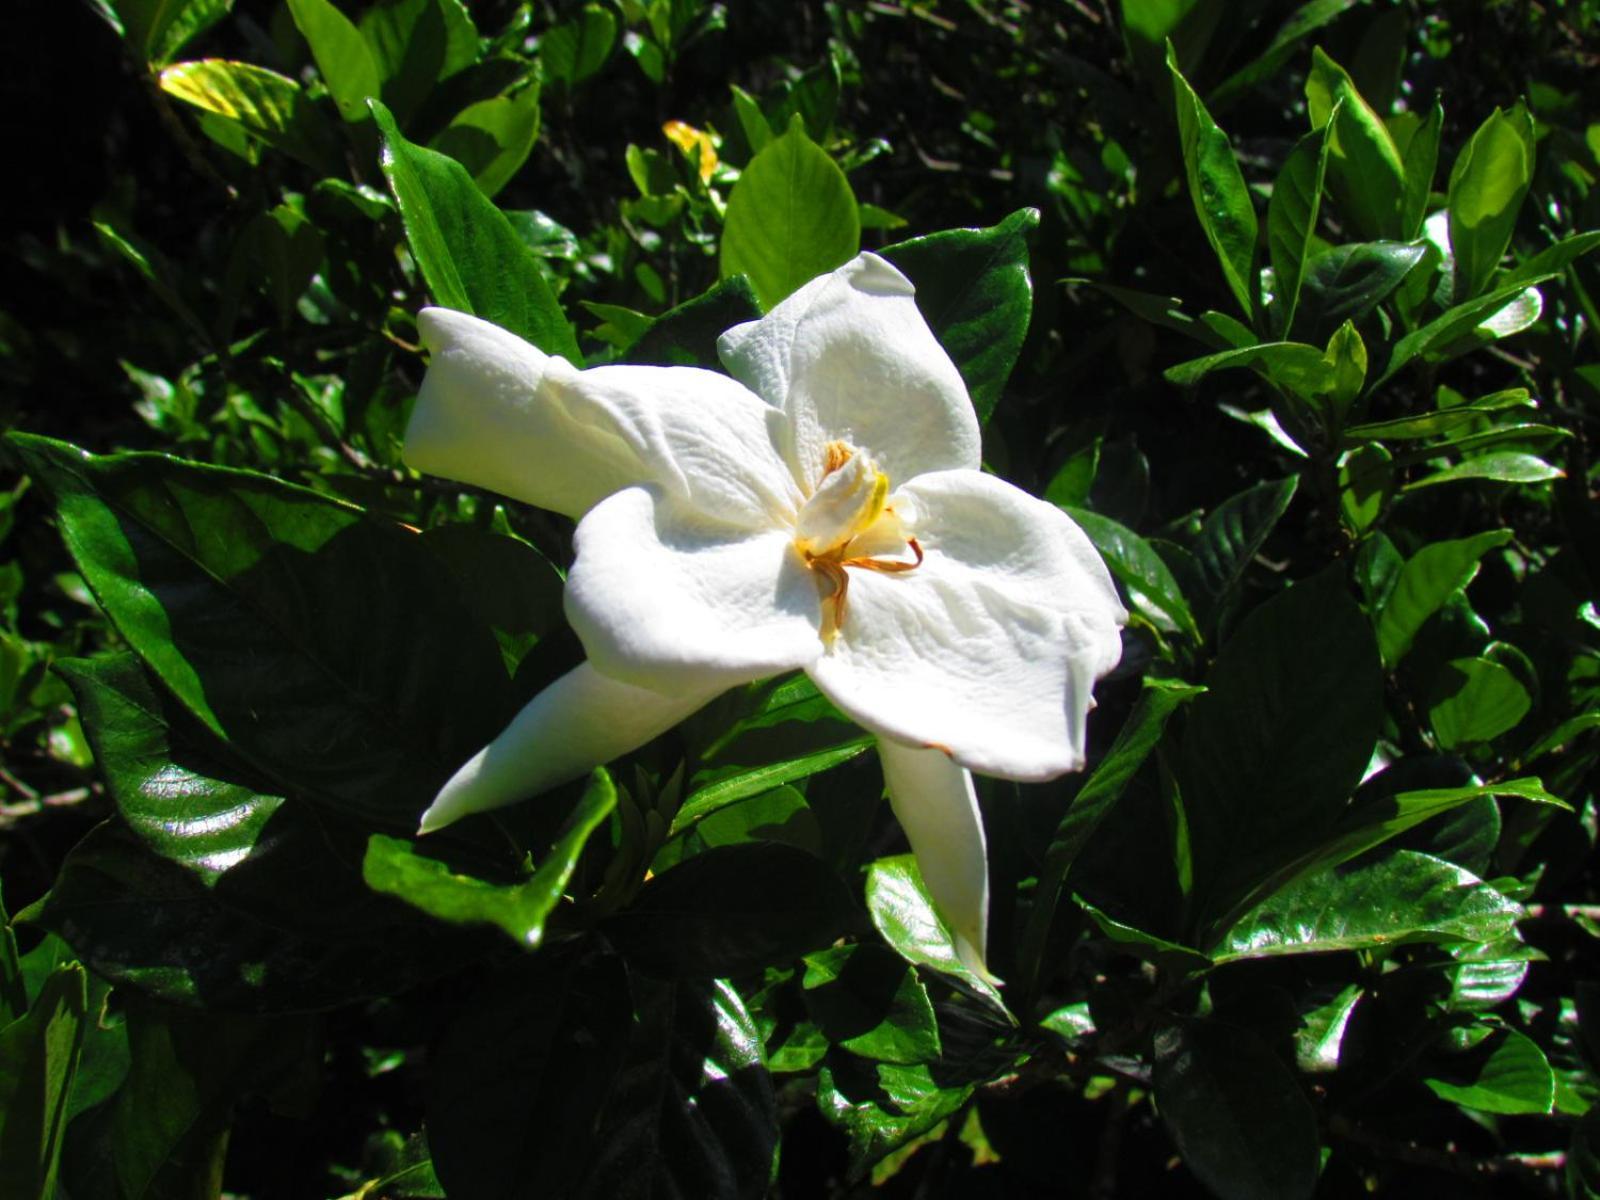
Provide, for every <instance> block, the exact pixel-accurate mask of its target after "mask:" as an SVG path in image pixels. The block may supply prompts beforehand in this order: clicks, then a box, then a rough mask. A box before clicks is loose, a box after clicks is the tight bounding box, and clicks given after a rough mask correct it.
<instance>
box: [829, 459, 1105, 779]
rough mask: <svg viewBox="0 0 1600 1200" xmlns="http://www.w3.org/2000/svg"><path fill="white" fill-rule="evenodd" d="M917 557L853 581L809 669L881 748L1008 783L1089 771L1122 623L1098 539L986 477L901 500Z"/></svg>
mask: <svg viewBox="0 0 1600 1200" xmlns="http://www.w3.org/2000/svg"><path fill="white" fill-rule="evenodd" d="M890 502H891V504H892V505H893V507H894V508H895V510H896V512H897V513H898V514H899V515H900V517H901V519H902V520H903V521H905V522H906V523H907V525H908V527H909V530H910V532H911V533H912V534H914V535H915V537H916V538H917V540H918V542H919V543H920V544H921V546H922V548H923V551H924V553H925V554H926V558H925V560H924V562H923V564H922V566H920V567H918V568H917V569H915V570H913V571H907V572H905V573H903V574H880V573H876V572H872V571H867V570H860V569H852V570H851V571H850V573H849V578H850V586H849V599H848V605H847V608H846V613H845V619H844V623H843V625H842V627H841V630H840V636H839V637H838V638H837V640H836V641H835V642H834V643H833V645H832V646H831V647H830V648H829V650H828V652H827V653H826V654H824V655H823V656H822V657H821V658H819V659H818V660H817V661H816V662H815V663H813V664H812V665H811V666H810V667H809V668H808V670H809V671H810V673H811V676H812V678H813V679H815V680H816V682H817V685H818V686H819V687H820V688H821V689H822V690H823V691H824V692H826V693H827V695H828V697H829V698H830V699H831V700H833V702H834V703H835V704H837V705H838V706H839V707H840V708H841V709H843V710H844V711H845V712H846V713H848V714H849V715H850V716H851V717H852V718H854V719H855V720H856V721H858V722H860V723H861V724H862V725H864V726H866V727H867V728H868V729H871V730H872V731H873V732H875V733H878V734H880V735H883V736H886V737H890V738H894V739H897V740H899V741H903V742H908V743H911V744H912V745H916V746H934V747H939V748H942V749H944V750H946V751H947V752H948V753H949V754H950V755H951V756H952V757H953V758H954V759H955V760H956V761H957V762H958V763H960V764H961V765H962V766H965V767H969V768H971V769H972V770H974V771H978V772H981V773H982V774H985V775H998V776H1000V777H1002V778H1006V779H1021V780H1041V779H1050V778H1053V777H1054V776H1056V775H1060V774H1061V773H1063V772H1065V771H1072V770H1076V769H1078V768H1080V767H1081V766H1082V765H1083V759H1084V733H1085V724H1086V717H1087V714H1088V710H1089V708H1090V707H1091V706H1092V704H1093V701H1092V699H1091V697H1090V689H1091V687H1092V685H1093V683H1094V681H1095V680H1096V679H1097V678H1099V677H1100V676H1101V675H1104V674H1105V673H1106V672H1107V671H1109V670H1110V669H1111V668H1112V667H1114V666H1115V665H1116V663H1117V660H1118V658H1119V657H1120V655H1121V637H1120V634H1119V629H1118V627H1119V626H1120V625H1121V624H1122V623H1123V622H1124V621H1125V620H1126V619H1127V614H1126V612H1124V611H1123V608H1122V605H1121V603H1120V602H1119V601H1118V600H1117V594H1116V589H1115V588H1114V587H1113V585H1112V582H1111V577H1110V575H1109V574H1108V573H1107V571H1106V568H1105V564H1104V563H1102V562H1101V561H1100V556H1099V555H1098V554H1097V553H1096V552H1095V550H1094V547H1093V546H1092V545H1091V544H1090V542H1089V539H1088V538H1087V537H1086V536H1084V534H1083V531H1082V530H1080V529H1079V528H1078V527H1077V525H1075V524H1074V523H1073V522H1072V521H1071V519H1070V518H1068V517H1067V516H1066V515H1065V514H1064V513H1062V512H1061V511H1060V510H1059V509H1057V508H1056V507H1055V506H1054V505H1050V504H1045V503H1044V502H1043V501H1040V500H1035V499H1034V498H1033V497H1031V496H1029V495H1027V494H1026V493H1024V492H1022V491H1020V490H1018V489H1017V488H1015V487H1012V486H1011V485H1010V484H1008V483H1005V482H1003V481H1001V480H999V479H995V478H994V477H992V476H989V475H984V474H981V473H980V472H977V471H944V472H939V473H937V474H933V475H926V476H923V477H922V478H920V479H917V480H914V481H913V482H912V483H910V484H908V485H906V487H904V488H902V489H901V490H900V491H899V492H898V493H896V495H895V496H893V497H891V500H890Z"/></svg>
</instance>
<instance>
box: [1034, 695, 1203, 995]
mask: <svg viewBox="0 0 1600 1200" xmlns="http://www.w3.org/2000/svg"><path fill="white" fill-rule="evenodd" d="M1199 694H1200V689H1199V688H1197V687H1194V686H1192V685H1190V684H1185V683H1176V682H1170V681H1167V680H1160V679H1153V678H1150V679H1147V680H1146V683H1145V690H1144V691H1143V692H1142V693H1141V694H1140V696H1139V700H1138V702H1137V703H1136V704H1135V705H1134V707H1133V711H1132V712H1130V713H1129V714H1128V719H1127V721H1125V722H1124V723H1123V726H1122V728H1121V729H1120V730H1119V731H1118V732H1117V740H1116V741H1115V742H1113V743H1112V744H1111V749H1109V750H1107V751H1106V755H1105V757H1104V758H1102V759H1101V760H1100V762H1099V763H1098V764H1096V766H1095V769H1094V773H1093V774H1092V775H1090V776H1089V778H1088V780H1087V781H1085V783H1084V785H1083V786H1082V787H1081V788H1079V789H1078V794H1077V795H1076V796H1074V797H1073V798H1072V803H1071V805H1069V806H1068V808H1067V811H1066V813H1065V814H1063V815H1062V818H1061V821H1060V823H1059V824H1058V825H1057V826H1056V829H1055V833H1054V835H1052V837H1051V839H1050V848H1049V849H1048V850H1047V851H1046V852H1045V856H1044V865H1043V867H1042V868H1041V869H1040V871H1039V884H1038V887H1037V889H1036V890H1035V892H1034V898H1033V907H1032V909H1031V910H1030V912H1029V914H1028V924H1027V927H1026V929H1025V931H1024V933H1023V936H1022V945H1021V951H1020V954H1019V956H1018V957H1019V961H1020V962H1021V964H1022V969H1023V972H1024V973H1025V977H1024V979H1023V983H1024V984H1025V986H1026V987H1027V990H1028V991H1029V993H1030V994H1032V992H1033V991H1034V989H1035V987H1036V985H1037V983H1038V982H1039V979H1040V975H1041V973H1042V971H1043V968H1044V963H1043V962H1042V959H1043V956H1044V953H1045V950H1046V948H1047V947H1048V946H1049V944H1050V928H1051V925H1052V924H1053V923H1054V921H1055V915H1056V909H1057V906H1058V904H1059V903H1060V897H1061V893H1062V891H1063V889H1064V888H1065V887H1066V884H1067V879H1068V877H1069V876H1070V875H1071V873H1072V864H1073V863H1074V862H1076V861H1077V858H1078V854H1079V853H1080V852H1081V851H1082V850H1083V848H1084V846H1086V845H1087V844H1088V842H1089V839H1090V838H1091V837H1093V836H1094V833H1095V830H1097V829H1099V828H1100V825H1101V823H1102V822H1103V821H1105V819H1106V818H1107V817H1109V816H1110V815H1111V813H1112V812H1113V811H1114V810H1115V808H1116V806H1117V803H1118V802H1119V801H1120V800H1121V799H1122V796H1123V793H1124V792H1125V791H1126V790H1127V787H1128V784H1129V783H1131V782H1132V781H1133V777H1134V776H1135V775H1136V774H1138V772H1139V769H1140V768H1141V767H1143V766H1144V764H1145V760H1146V759H1148V758H1149V757H1150V753H1151V751H1153V750H1154V749H1155V748H1156V744H1157V743H1158V742H1160V740H1161V735H1162V733H1163V732H1164V731H1165V730H1166V727H1167V720H1168V718H1170V717H1171V716H1172V714H1173V713H1174V712H1176V711H1177V710H1178V707H1179V706H1180V705H1182V704H1184V703H1186V702H1187V701H1189V700H1192V699H1193V698H1194V697H1195V696H1197V695H1199Z"/></svg>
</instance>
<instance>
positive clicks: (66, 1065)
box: [0, 964, 89, 1200]
mask: <svg viewBox="0 0 1600 1200" xmlns="http://www.w3.org/2000/svg"><path fill="white" fill-rule="evenodd" d="M88 1020H89V1013H88V985H87V979H86V976H85V975H84V971H83V968H82V967H80V966H77V965H76V964H74V965H72V966H66V967H61V968H59V969H58V970H56V971H54V972H53V973H52V974H51V975H50V977H49V979H47V980H46V981H45V984H44V987H42V988H41V989H40V990H39V995H38V998H37V999H36V1000H35V1001H34V1003H33V1007H32V1008H30V1009H29V1010H28V1014H27V1015H26V1016H23V1017H18V1018H17V1019H15V1020H14V1021H12V1022H11V1023H10V1024H8V1025H6V1026H5V1027H4V1028H3V1029H0V1192H4V1194H5V1195H6V1196H7V1197H8V1200H9V1198H10V1197H15V1198H16V1200H53V1197H54V1196H55V1194H56V1172H57V1170H58V1168H59V1167H60V1161H61V1143H62V1139H63V1137H64V1135H65V1133H66V1127H67V1100H68V1096H69V1094H70V1093H71V1090H72V1081H73V1076H74V1075H75V1074H76V1072H77V1070H78V1062H79V1059H80V1056H81V1054H82V1052H83V1038H84V1030H85V1025H86V1023H87V1022H88Z"/></svg>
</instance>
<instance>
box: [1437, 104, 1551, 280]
mask: <svg viewBox="0 0 1600 1200" xmlns="http://www.w3.org/2000/svg"><path fill="white" fill-rule="evenodd" d="M1533 139H1534V133H1533V117H1532V116H1530V115H1529V113H1528V111H1527V109H1525V108H1523V107H1522V105H1520V104H1519V105H1517V106H1516V107H1515V108H1513V109H1511V110H1510V111H1509V112H1501V111H1500V110H1499V109H1498V108H1497V109H1495V110H1494V112H1493V113H1491V114H1490V115H1489V119H1488V120H1487V121H1485V122H1484V123H1483V124H1482V125H1480V126H1478V130H1477V132H1476V133H1474V134H1473V135H1472V139H1471V140H1470V141H1469V142H1468V143H1467V144H1466V146H1465V147H1464V148H1463V149H1462V151H1461V154H1460V155H1459V156H1458V157H1457V158H1456V163H1455V166H1454V167H1453V168H1451V171H1450V198H1449V213H1450V249H1451V251H1452V253H1453V254H1454V255H1455V261H1456V274H1455V294H1454V297H1453V298H1454V299H1455V300H1456V301H1458V302H1459V301H1462V300H1470V299H1472V297H1474V296H1476V295H1477V294H1478V293H1479V292H1481V291H1483V290H1484V288H1485V287H1486V286H1487V285H1488V283H1489V280H1490V278H1491V277H1492V276H1493V275H1494V272H1495V268H1497V267H1498V266H1499V265H1500V259H1501V258H1502V256H1504V254H1505V252H1506V247H1507V246H1508V245H1509V244H1510V243H1511V232H1512V230H1513V229H1514V228H1515V226H1516V223H1517V213H1518V211H1519V210H1520V209H1521V208H1522V198H1523V197H1524V196H1526V195H1527V194H1528V185H1529V184H1530V183H1531V182H1532V181H1533Z"/></svg>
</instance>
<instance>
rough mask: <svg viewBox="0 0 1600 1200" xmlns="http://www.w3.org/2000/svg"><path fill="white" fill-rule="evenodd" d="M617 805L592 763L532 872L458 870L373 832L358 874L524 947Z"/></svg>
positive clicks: (536, 941)
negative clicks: (497, 876) (509, 878)
mask: <svg viewBox="0 0 1600 1200" xmlns="http://www.w3.org/2000/svg"><path fill="white" fill-rule="evenodd" d="M616 806H617V789H616V788H615V787H614V786H613V785H612V783H611V777H610V776H609V775H607V774H606V772H605V769H604V768H597V769H596V770H595V772H594V774H593V775H592V776H591V777H590V780H589V786H588V787H587V788H585V789H584V793H583V798H582V799H580V800H579V801H578V806H577V808H575V809H574V810H573V811H572V814H571V815H570V816H569V817H568V818H567V820H566V822H565V824H563V825H562V827H561V831H560V833H558V834H557V835H556V840H555V844H554V845H553V846H552V847H551V849H550V853H549V854H548V855H546V856H545V858H544V861H542V862H541V863H540V864H539V867H538V870H536V871H534V873H533V875H532V876H531V877H530V878H528V879H525V880H523V881H522V882H520V883H515V884H501V883H493V882H490V881H487V880H483V879H479V878H476V877H474V876H472V875H463V874H457V873H455V872H454V871H452V870H451V869H450V864H449V863H448V862H445V861H442V860H440V859H437V858H433V857H430V856H428V855H426V854H424V853H422V852H421V851H422V847H419V846H418V845H417V844H416V843H415V842H408V841H403V840H401V839H399V838H391V837H385V836H383V835H382V834H373V835H372V838H371V840H370V841H369V842H368V843H367V856H366V860H365V862H364V863H363V864H362V875H363V876H364V877H365V879H366V881H367V884H368V885H369V886H370V887H372V888H374V889H375V890H377V891H379V892H384V893H386V894H388V895H391V896H397V897H399V898H400V899H402V900H404V901H405V902H406V903H407V904H410V905H412V906H413V907H415V908H419V909H421V910H422V911H423V912H425V913H427V914H428V915H429V916H434V917H438V918H439V919H440V920H442V921H450V922H452V923H454V924H457V925H474V924H480V925H493V926H496V927H497V928H499V929H501V930H503V931H504V932H505V933H506V934H507V935H508V936H509V937H510V938H511V939H512V941H514V942H516V943H517V944H518V945H520V946H522V947H523V948H524V949H527V950H534V949H537V948H538V947H539V945H540V943H542V942H543V941H544V929H545V922H546V921H548V920H549V919H550V914H551V913H553V912H554V911H555V910H556V906H557V905H559V904H560V903H561V898H562V896H563V895H564V894H565V891H566V887H567V884H568V883H570V882H571V880H572V874H573V872H574V871H575V870H577V867H578V857H579V855H581V854H582V853H583V848H584V846H585V845H587V844H588V841H589V838H590V836H591V835H593V833H594V831H595V830H596V829H598V828H599V827H600V825H601V823H602V822H604V821H605V819H606V818H607V817H608V816H610V815H611V810H612V809H614V808H615V807H616Z"/></svg>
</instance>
